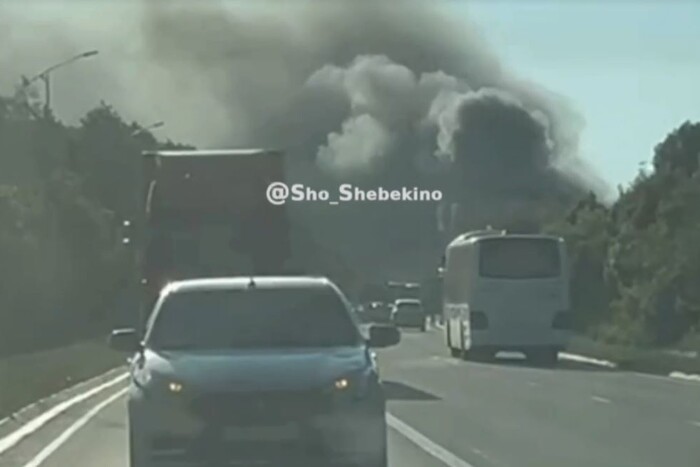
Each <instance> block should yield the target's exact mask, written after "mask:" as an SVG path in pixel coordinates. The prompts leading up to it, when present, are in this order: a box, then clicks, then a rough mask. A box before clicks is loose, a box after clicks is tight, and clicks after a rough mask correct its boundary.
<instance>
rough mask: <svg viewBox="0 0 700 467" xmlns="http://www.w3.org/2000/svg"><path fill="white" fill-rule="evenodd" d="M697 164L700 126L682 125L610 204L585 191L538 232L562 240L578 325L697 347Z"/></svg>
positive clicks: (631, 339)
mask: <svg viewBox="0 0 700 467" xmlns="http://www.w3.org/2000/svg"><path fill="white" fill-rule="evenodd" d="M643 156H644V155H640V157H643ZM699 160H700V124H698V123H695V124H693V123H690V122H687V123H684V124H683V125H681V126H680V127H679V128H676V129H675V130H673V131H672V132H671V133H670V134H669V135H668V136H667V137H666V138H665V139H664V140H663V141H662V142H661V143H660V144H658V145H657V146H656V147H655V148H654V153H653V163H652V166H651V167H649V168H648V169H647V168H642V169H640V172H639V175H638V176H637V178H636V179H635V180H634V181H633V183H632V184H631V185H630V186H629V187H627V188H620V192H619V197H618V199H617V200H616V201H615V202H614V204H612V205H611V206H606V205H603V204H602V203H600V202H599V201H598V200H597V199H596V198H595V196H593V195H590V196H589V197H587V198H586V199H583V200H581V201H580V202H579V203H578V204H577V205H576V206H574V207H573V209H571V210H570V211H569V212H568V213H566V215H565V216H563V217H562V218H561V219H560V220H558V221H557V222H554V223H552V224H550V225H548V226H547V227H546V228H545V231H548V232H551V233H556V234H560V235H562V236H564V237H565V238H566V240H567V241H568V245H569V248H570V255H571V267H572V272H573V275H572V299H573V312H574V316H575V326H576V329H577V331H579V332H580V333H582V334H585V335H587V336H589V337H592V338H593V339H595V340H597V341H601V342H605V343H609V344H617V345H625V346H634V347H672V346H682V347H686V348H687V347H693V346H696V350H700V347H697V342H698V340H697V334H698V324H699V323H700V287H699V286H698V285H699V284H700V241H699V240H700V171H699V170H698V162H699Z"/></svg>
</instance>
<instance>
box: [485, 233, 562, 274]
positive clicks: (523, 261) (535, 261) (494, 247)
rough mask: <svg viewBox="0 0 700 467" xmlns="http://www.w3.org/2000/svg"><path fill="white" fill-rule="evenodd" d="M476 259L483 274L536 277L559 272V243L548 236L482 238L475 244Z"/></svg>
mask: <svg viewBox="0 0 700 467" xmlns="http://www.w3.org/2000/svg"><path fill="white" fill-rule="evenodd" d="M479 259H480V261H479V272H480V275H481V277H484V278H492V279H540V278H551V277H557V276H559V275H560V274H561V260H560V255H559V245H558V242H557V241H556V240H552V239H529V238H503V239H501V238H498V239H484V240H482V241H481V242H480V244H479Z"/></svg>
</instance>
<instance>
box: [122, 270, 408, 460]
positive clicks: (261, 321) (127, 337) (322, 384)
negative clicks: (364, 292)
mask: <svg viewBox="0 0 700 467" xmlns="http://www.w3.org/2000/svg"><path fill="white" fill-rule="evenodd" d="M399 339H400V334H399V331H398V330H397V329H396V328H395V327H393V326H378V325H372V326H370V327H369V328H368V330H367V336H363V335H362V333H361V331H360V329H359V327H358V325H357V321H356V319H355V315H354V313H353V312H352V310H351V305H350V304H349V302H348V301H347V300H346V298H345V296H344V295H343V294H342V292H340V290H339V289H338V288H337V287H336V286H335V285H334V284H333V283H332V282H330V281H329V280H327V279H323V278H311V277H294V278H292V277H260V278H253V279H249V278H228V279H196V280H187V281H182V282H175V283H172V284H170V285H169V286H167V287H166V288H165V289H164V291H163V292H162V293H161V296H160V298H159V299H158V301H157V303H156V306H155V309H154V312H153V313H152V314H151V318H150V319H149V322H148V325H147V330H146V334H145V338H144V339H143V341H141V340H140V339H139V337H138V336H137V334H136V333H135V331H134V330H132V329H123V330H116V331H114V332H113V333H112V336H111V345H112V347H113V348H115V349H118V350H122V351H128V352H134V353H135V356H134V358H133V359H132V360H131V368H130V376H131V378H130V387H129V393H128V394H129V397H128V418H129V434H128V436H129V450H130V465H131V467H144V466H152V465H158V466H175V465H178V466H180V465H217V466H219V465H221V466H223V465H303V466H315V465H323V466H327V465H363V466H364V465H367V466H372V467H386V466H387V431H386V429H387V428H386V415H385V410H386V400H385V395H384V392H383V390H382V386H381V384H380V381H379V377H378V372H377V371H378V370H377V367H376V363H375V360H374V357H373V352H372V351H371V350H370V347H388V346H390V345H394V344H396V343H398V341H399Z"/></svg>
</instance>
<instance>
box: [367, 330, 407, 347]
mask: <svg viewBox="0 0 700 467" xmlns="http://www.w3.org/2000/svg"><path fill="white" fill-rule="evenodd" d="M399 341H401V332H400V331H399V330H398V328H396V326H379V325H372V326H370V328H369V339H367V343H368V344H369V346H370V347H374V348H384V347H391V346H392V345H396V344H398V343H399Z"/></svg>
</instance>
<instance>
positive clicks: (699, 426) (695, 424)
mask: <svg viewBox="0 0 700 467" xmlns="http://www.w3.org/2000/svg"><path fill="white" fill-rule="evenodd" d="M688 423H690V424H691V425H693V426H696V427H698V428H700V422H696V421H695V420H691V421H689V422H688Z"/></svg>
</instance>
